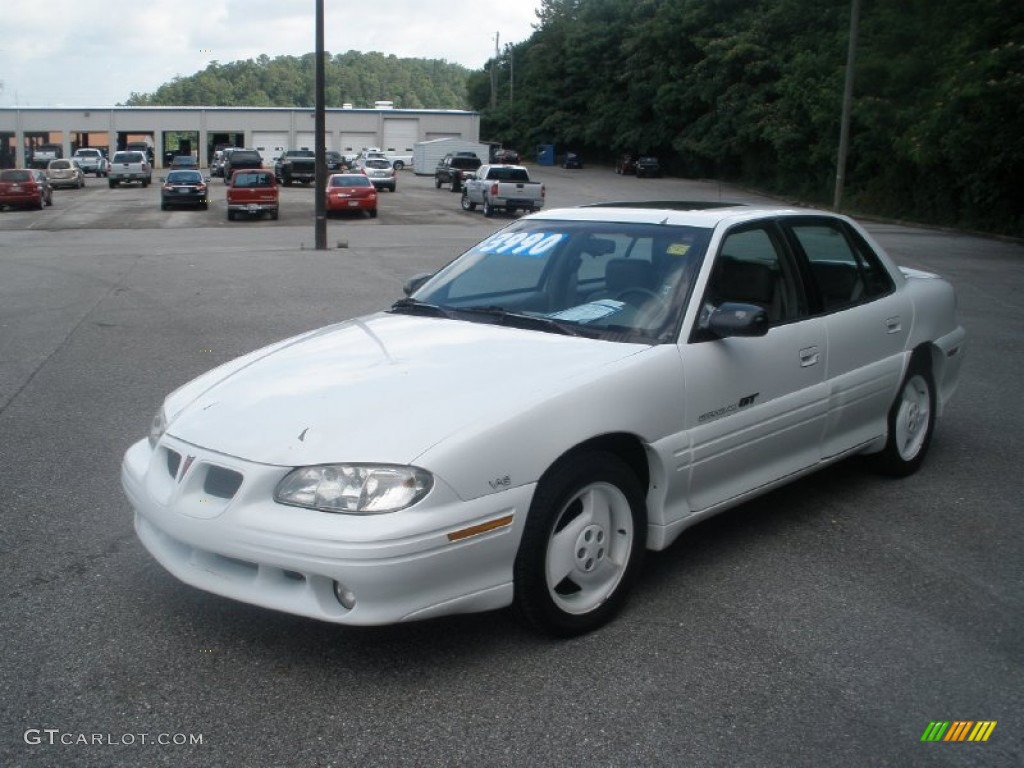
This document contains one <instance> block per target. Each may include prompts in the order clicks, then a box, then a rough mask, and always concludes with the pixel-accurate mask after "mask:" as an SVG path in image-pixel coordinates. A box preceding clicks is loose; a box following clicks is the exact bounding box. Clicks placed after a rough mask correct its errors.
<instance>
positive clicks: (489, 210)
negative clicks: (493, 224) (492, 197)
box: [484, 197, 494, 219]
mask: <svg viewBox="0 0 1024 768" xmlns="http://www.w3.org/2000/svg"><path fill="white" fill-rule="evenodd" d="M484 216H486V217H487V218H488V219H489V218H491V217H493V216H494V206H493V205H491V203H490V201H489V200H488V199H487V198H486V197H485V198H484Z"/></svg>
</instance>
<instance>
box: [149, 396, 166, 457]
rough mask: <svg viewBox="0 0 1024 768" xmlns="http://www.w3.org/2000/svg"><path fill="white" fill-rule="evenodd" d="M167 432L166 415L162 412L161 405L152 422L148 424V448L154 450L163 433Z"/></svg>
mask: <svg viewBox="0 0 1024 768" xmlns="http://www.w3.org/2000/svg"><path fill="white" fill-rule="evenodd" d="M166 431H167V414H166V413H165V412H164V407H163V406H162V405H161V406H160V409H159V410H158V411H157V412H156V415H154V416H153V421H151V422H150V423H149V447H150V448H156V444H157V443H159V442H160V438H161V437H163V436H164V432H166Z"/></svg>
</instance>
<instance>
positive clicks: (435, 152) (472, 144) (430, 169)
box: [413, 139, 491, 176]
mask: <svg viewBox="0 0 1024 768" xmlns="http://www.w3.org/2000/svg"><path fill="white" fill-rule="evenodd" d="M455 152H472V153H473V154H475V155H476V156H477V157H479V158H480V161H481V162H483V163H487V162H489V161H490V159H491V145H490V144H481V143H480V142H479V141H466V140H465V139H432V140H430V141H420V142H417V144H416V146H415V148H414V149H413V167H414V169H415V171H416V175H417V176H433V175H434V169H435V168H437V164H438V163H439V162H441V160H443V159H444V156H445V155H447V154H449V153H453V154H454V153H455Z"/></svg>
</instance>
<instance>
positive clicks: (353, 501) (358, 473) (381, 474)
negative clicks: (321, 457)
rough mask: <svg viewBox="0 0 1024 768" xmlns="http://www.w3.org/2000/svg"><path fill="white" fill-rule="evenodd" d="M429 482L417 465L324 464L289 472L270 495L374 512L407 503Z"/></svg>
mask: <svg viewBox="0 0 1024 768" xmlns="http://www.w3.org/2000/svg"><path fill="white" fill-rule="evenodd" d="M433 485H434V478H433V476H432V475H431V474H430V473H429V472H427V471H425V470H422V469H419V468H418V467H402V466H393V465H386V464H385V465H379V464H324V465H321V466H316V467H299V468H298V469H296V470H293V471H292V472H289V473H288V475H287V476H286V477H285V478H284V479H283V480H282V481H281V482H280V483H278V485H277V490H275V491H274V499H275V500H276V501H279V502H281V503H282V504H291V505H293V506H297V507H308V508H309V509H319V510H321V511H323V512H343V513H347V514H352V515H376V514H382V513H385V512H397V511H398V510H400V509H405V508H406V507H411V506H412V505H413V504H415V503H416V502H418V501H420V500H421V499H423V497H424V496H426V495H427V494H428V493H429V492H430V489H431V488H432V487H433Z"/></svg>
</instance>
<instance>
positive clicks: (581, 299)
mask: <svg viewBox="0 0 1024 768" xmlns="http://www.w3.org/2000/svg"><path fill="white" fill-rule="evenodd" d="M407 293H409V294H410V296H409V297H408V298H405V299H402V300H400V301H398V302H396V303H395V304H394V305H393V306H392V307H391V308H390V309H389V310H386V311H382V312H379V313H377V314H373V315H369V316H366V317H361V318H357V319H354V320H349V321H346V322H342V323H339V324H337V325H333V326H330V327H327V328H322V329H320V330H315V331H311V332H309V333H306V334H304V335H302V336H298V337H296V338H292V339H288V340H286V341H282V342H279V343H277V344H274V345H272V346H270V347H267V348H265V349H261V350H258V351H256V352H253V353H251V354H249V355H246V356H244V357H242V358H239V359H237V360H234V361H232V362H229V363H227V364H225V365H222V366H220V367H219V368H216V369H214V370H212V371H209V372H208V373H206V374H204V375H202V376H200V377H199V378H197V379H195V380H194V381H192V382H190V383H188V384H186V385H185V386H183V387H181V388H180V389H178V390H177V391H175V392H174V393H172V394H171V395H170V396H169V397H168V398H167V399H166V401H165V402H164V404H163V406H162V407H161V408H160V410H159V412H158V414H157V415H156V417H155V418H154V421H153V425H152V429H151V432H150V434H149V437H148V439H143V440H140V441H139V442H138V443H136V444H135V445H133V446H132V447H131V448H130V449H129V450H128V451H127V453H126V455H125V458H124V464H123V469H122V483H123V486H124V490H125V492H126V493H127V495H128V498H129V499H130V501H131V504H132V506H133V507H134V509H135V527H136V530H137V532H138V535H139V538H140V539H141V540H142V542H143V543H144V544H145V546H146V547H147V549H148V550H149V551H150V552H151V553H152V555H153V556H154V557H155V558H156V559H157V560H158V561H159V562H160V563H161V564H162V565H163V566H164V567H165V568H167V570H169V571H170V572H171V573H173V574H174V575H175V576H177V577H178V578H179V579H181V580H182V581H184V582H187V583H188V584H191V585H194V586H196V587H199V588H201V589H205V590H208V591H210V592H214V593H217V594H220V595H224V596H227V597H231V598H234V599H237V600H241V601H244V602H247V603H253V604H256V605H260V606H264V607H267V608H271V609H276V610H280V611H286V612H289V613H293V614H299V615H302V616H310V617H314V618H317V619H322V620H324V621H329V622H337V623H340V624H358V625H366V624H381V623H392V622H401V621H409V620H415V619H423V618H428V617H434V616H440V615H445V614H453V613H462V612H469V611H483V610H489V609H495V608H501V607H503V606H508V605H514V606H515V607H516V608H517V609H518V612H519V613H520V615H521V616H522V617H524V618H525V619H526V620H527V621H528V622H530V623H532V624H533V625H535V626H537V627H538V628H540V629H541V630H543V631H545V632H548V633H551V634H555V635H573V634H578V633H581V632H586V631H589V630H592V629H594V628H596V627H598V626H600V625H601V624H603V623H604V622H606V621H608V620H609V619H610V618H611V617H612V616H613V615H614V614H615V613H616V611H617V610H618V609H619V608H620V607H621V606H622V604H623V602H624V599H625V597H626V593H627V591H628V589H629V587H630V584H631V583H632V582H633V581H634V579H635V577H636V574H637V571H638V569H639V568H640V564H641V559H642V555H643V553H644V551H645V549H652V550H660V549H664V548H665V547H667V546H668V545H669V544H671V543H672V541H673V540H675V539H676V537H678V536H679V535H680V534H681V533H682V532H683V531H684V530H685V529H686V528H687V527H688V526H690V525H693V524H694V523H695V522H697V521H699V520H701V519H703V518H706V517H707V516H709V515H711V514H714V513H716V512H719V511H722V510H724V509H727V508H729V507H732V506H735V505H737V504H739V503H741V502H743V501H745V500H747V499H749V498H751V497H753V496H755V495H757V494H761V493H764V492H766V491H768V490H770V489H771V488H774V487H777V486H778V485H780V484H782V483H785V482H789V481H790V480H793V479H794V478H797V477H800V476H801V475H805V474H807V473H808V472H812V471H814V470H816V469H819V468H821V467H823V466H825V465H827V464H831V463H833V462H835V461H839V460H841V459H843V458H845V457H848V456H851V455H854V454H869V455H870V460H871V462H872V463H874V464H875V465H876V466H877V467H878V468H880V469H881V470H883V471H885V472H888V473H890V474H895V475H907V474H909V473H911V472H913V471H915V470H916V469H917V468H918V467H919V466H920V464H921V462H922V460H923V459H924V457H925V454H926V452H927V451H928V446H929V443H930V441H931V439H932V433H933V430H934V427H935V420H936V417H937V416H938V415H939V414H940V413H941V412H942V409H943V407H944V406H945V404H946V402H947V401H948V400H949V398H950V397H951V396H952V394H953V392H954V390H955V388H956V384H957V379H958V376H959V372H960V366H961V361H962V360H963V356H964V347H965V334H964V330H963V328H961V327H960V326H959V325H958V323H957V319H956V298H955V294H954V291H953V288H952V287H951V286H950V285H949V284H948V283H946V282H945V281H944V280H942V279H940V278H938V277H936V276H935V275H932V274H927V273H924V272H919V271H915V270H908V269H902V270H901V269H899V268H897V267H896V266H894V265H893V263H892V262H891V261H890V259H889V257H888V256H887V255H886V254H885V253H884V252H883V251H882V249H881V248H880V247H879V246H878V245H877V244H875V243H874V242H873V241H872V240H871V238H870V237H869V236H868V235H867V233H866V232H865V231H864V230H863V229H862V228H861V227H860V226H858V225H857V224H856V223H855V222H853V221H851V220H850V219H848V218H845V217H842V216H838V215H833V214H830V213H824V212H816V211H807V210H779V209H755V208H747V207H742V206H723V205H720V204H714V203H709V204H706V205H704V206H702V205H701V204H693V203H690V204H679V205H666V204H664V203H657V204H649V205H637V204H631V205H628V206H627V205H621V206H593V207H585V208H575V209H562V210H551V211H547V212H544V213H539V214H535V215H532V216H528V217H524V218H522V219H519V220H518V221H516V222H514V223H512V224H510V225H509V226H508V227H506V228H504V229H502V230H501V231H499V232H498V233H496V234H494V235H492V236H491V237H488V238H487V239H486V240H484V241H483V242H481V243H480V244H478V245H476V246H474V247H473V248H471V249H470V250H469V251H467V252H466V253H464V254H463V255H462V256H460V257H459V258H457V259H455V260H454V261H452V262H451V263H450V264H449V265H448V266H446V267H445V268H443V269H442V270H440V271H439V272H438V273H437V274H435V275H433V276H423V277H420V278H418V279H414V280H411V281H410V283H409V284H408V285H407Z"/></svg>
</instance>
